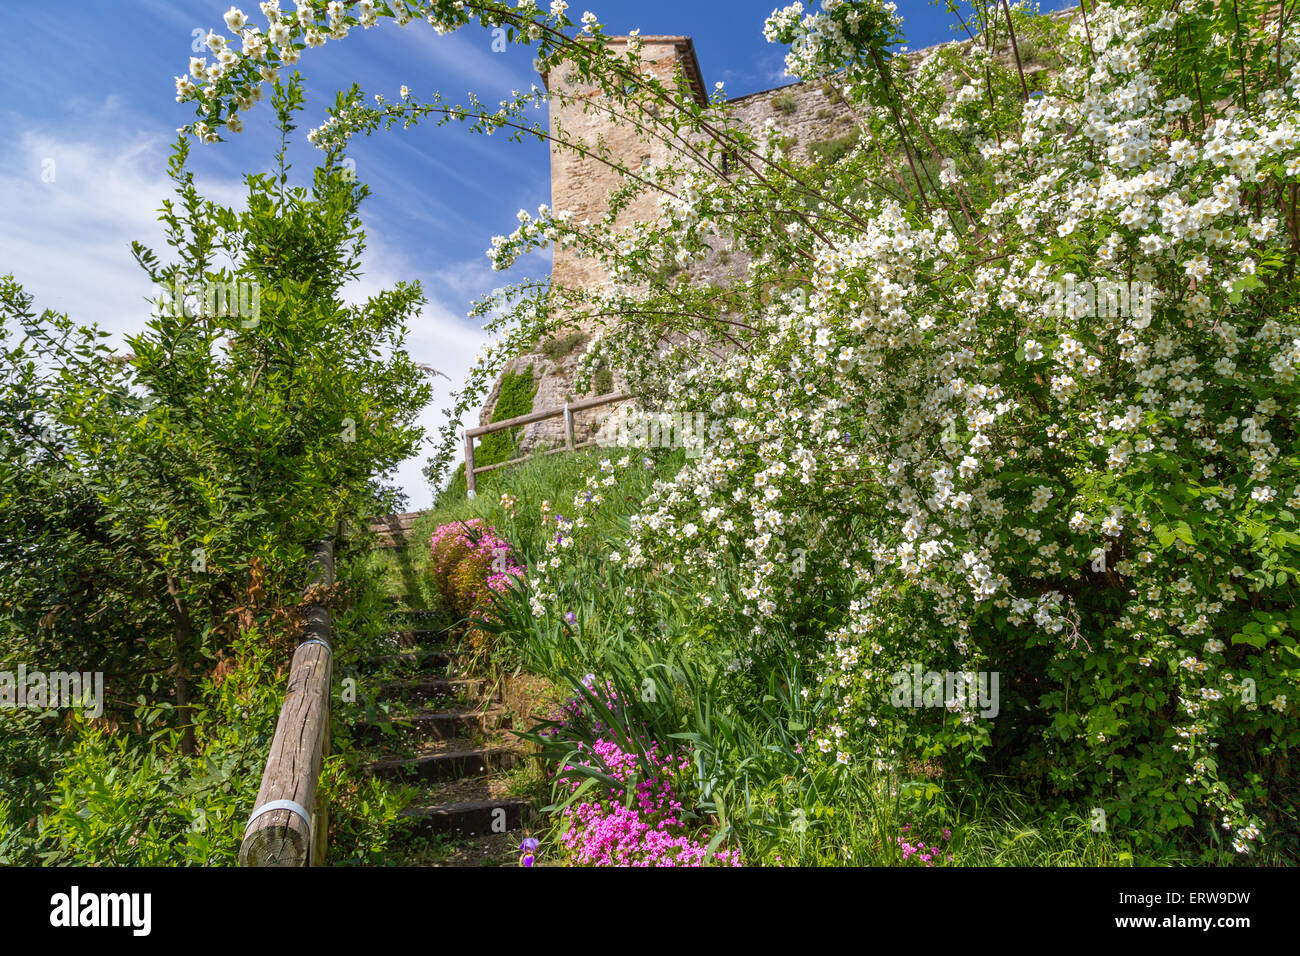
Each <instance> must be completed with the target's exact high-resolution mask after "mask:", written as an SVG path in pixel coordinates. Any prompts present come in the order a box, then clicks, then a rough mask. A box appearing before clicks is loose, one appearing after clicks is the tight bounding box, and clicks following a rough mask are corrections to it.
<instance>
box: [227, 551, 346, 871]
mask: <svg viewBox="0 0 1300 956" xmlns="http://www.w3.org/2000/svg"><path fill="white" fill-rule="evenodd" d="M313 550H314V554H313V556H312V561H311V567H312V572H311V573H310V574H309V576H308V581H307V587H306V588H305V589H304V590H303V594H304V595H306V594H308V593H310V592H311V590H312V589H313V588H314V587H317V586H319V585H326V586H328V585H330V584H333V583H334V541H333V539H327V540H324V541H317V542H315V543H314V545H313ZM331 636H332V631H331V626H330V612H329V608H328V607H327V606H326V605H324V604H321V603H319V602H313V603H312V604H310V605H308V607H307V612H306V623H305V625H304V628H303V639H302V643H300V644H299V645H298V647H297V649H296V650H294V652H293V662H292V664H290V666H289V682H288V684H287V685H286V687H285V696H284V705H283V706H282V707H281V708H280V719H279V720H278V721H277V722H276V725H275V736H274V737H272V738H271V750H270V752H269V753H268V754H267V758H266V769H265V770H264V771H263V772H262V786H261V787H260V788H259V789H258V791H257V804H256V808H255V809H254V810H253V815H252V816H251V817H249V819H248V825H247V826H246V827H245V828H244V840H243V842H242V843H241V844H240V846H239V864H240V865H241V866H307V865H311V866H319V865H321V864H322V863H324V861H325V839H326V835H327V833H328V831H329V815H328V808H327V807H326V806H325V803H324V801H321V802H320V804H319V805H317V800H316V796H317V794H316V790H317V784H318V783H319V781H320V772H321V766H322V765H323V764H324V762H325V757H326V755H327V754H328V753H329V746H330V678H331V672H332V670H333V658H334V651H333V645H332V644H331V642H330V639H331Z"/></svg>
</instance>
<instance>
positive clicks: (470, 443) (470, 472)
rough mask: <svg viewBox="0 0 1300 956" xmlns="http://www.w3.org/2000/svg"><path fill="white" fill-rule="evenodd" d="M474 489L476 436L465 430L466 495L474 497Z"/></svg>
mask: <svg viewBox="0 0 1300 956" xmlns="http://www.w3.org/2000/svg"><path fill="white" fill-rule="evenodd" d="M474 495H475V490H474V436H473V435H471V434H470V432H469V429H466V430H465V497H466V498H473V497H474Z"/></svg>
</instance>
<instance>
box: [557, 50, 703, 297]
mask: <svg viewBox="0 0 1300 956" xmlns="http://www.w3.org/2000/svg"><path fill="white" fill-rule="evenodd" d="M639 39H640V41H641V60H642V64H643V65H644V67H645V72H646V73H647V74H648V75H650V76H652V77H653V78H654V79H656V80H658V81H659V82H660V83H662V84H664V85H665V86H672V85H673V84H674V83H676V82H679V80H680V81H681V82H685V83H686V84H687V85H688V87H689V91H690V93H691V94H692V95H693V96H694V97H695V99H696V101H697V102H699V103H700V104H701V105H707V104H708V94H707V93H706V92H705V90H704V82H703V79H702V77H701V75H700V64H699V61H698V60H696V58H695V45H694V44H693V43H692V42H691V38H690V37H683V36H647V37H640V38H639ZM630 40H631V38H630V37H613V38H611V39H610V51H611V52H612V53H614V54H615V55H623V54H625V52H626V49H627V44H628V42H629V41H630ZM566 72H567V71H566V69H565V68H564V67H560V68H559V69H557V70H555V71H554V72H552V73H551V74H549V75H547V76H544V77H543V80H544V81H545V82H546V87H547V89H548V90H550V91H551V92H553V93H555V92H561V93H563V94H564V96H565V99H563V100H559V99H556V100H552V101H551V112H550V126H551V133H552V134H555V133H556V132H557V131H559V130H563V132H564V134H565V135H566V136H567V137H568V138H570V139H576V140H578V141H579V142H581V143H582V144H583V145H584V146H586V147H593V148H594V147H596V146H597V145H603V146H605V147H607V148H608V149H609V150H610V152H611V153H612V155H613V156H614V157H615V158H617V159H619V160H620V161H621V162H623V163H624V164H625V165H627V166H628V167H629V168H632V169H636V168H639V167H641V166H643V165H646V164H652V163H653V164H662V163H664V162H666V161H667V160H668V158H669V147H668V146H667V145H665V144H664V143H662V142H659V141H657V140H654V139H651V138H650V137H647V136H645V135H644V134H642V133H641V132H640V131H639V130H637V129H634V128H632V127H631V125H630V124H621V123H619V122H617V121H616V120H615V119H614V118H613V117H611V116H610V115H609V114H608V113H603V112H600V111H584V109H583V103H584V102H589V101H591V100H592V99H594V98H595V97H597V96H599V95H600V94H599V90H598V88H596V87H595V86H594V85H583V84H580V83H579V84H576V85H572V84H570V82H569V77H568V76H566ZM622 180H623V177H622V176H621V175H620V174H619V173H618V172H616V171H615V170H613V169H611V168H610V167H609V166H607V165H606V164H605V163H602V162H601V161H600V160H598V159H595V158H593V157H589V156H579V155H576V154H575V153H573V152H572V151H568V150H563V149H559V148H558V147H556V146H555V145H554V144H552V145H551V208H552V209H554V210H556V211H561V210H567V211H569V212H572V213H573V218H574V221H575V222H582V221H583V220H584V219H590V220H591V221H592V222H595V221H597V220H598V219H600V218H601V217H602V216H604V215H605V214H606V212H607V211H608V206H607V205H606V202H605V198H606V196H608V195H609V193H610V192H611V191H612V190H614V189H616V188H618V187H619V186H620V185H621V184H622ZM655 201H656V196H655V195H654V194H653V193H643V194H642V195H640V196H638V197H637V198H636V200H635V201H633V202H632V203H631V204H630V205H629V207H628V208H627V209H626V210H624V212H623V213H622V214H621V216H620V218H619V224H620V225H628V224H630V223H632V222H633V221H636V220H642V221H647V220H651V219H654V218H655V217H656V215H657V212H658V210H657V207H656V205H655ZM551 281H552V282H553V283H554V284H555V285H558V286H561V287H567V288H573V289H591V288H597V287H600V286H603V285H605V284H607V283H608V281H609V279H608V276H606V275H605V273H604V271H603V270H602V269H601V267H600V265H599V263H597V262H594V261H592V260H590V259H583V258H580V257H579V256H578V255H577V254H576V252H575V251H574V250H572V249H559V248H556V249H555V250H554V259H553V262H552V266H551Z"/></svg>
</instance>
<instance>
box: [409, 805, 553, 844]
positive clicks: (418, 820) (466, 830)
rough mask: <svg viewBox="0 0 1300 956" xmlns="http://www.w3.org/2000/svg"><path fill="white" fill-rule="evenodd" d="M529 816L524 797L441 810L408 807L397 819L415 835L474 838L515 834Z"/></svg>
mask: <svg viewBox="0 0 1300 956" xmlns="http://www.w3.org/2000/svg"><path fill="white" fill-rule="evenodd" d="M531 814H532V801H530V800H529V799H528V798H527V797H501V798H499V799H496V800H467V801H462V802H460V803H448V804H443V805H441V806H415V807H407V808H406V809H405V810H403V811H402V813H401V815H400V816H401V819H402V821H403V822H404V823H405V824H406V825H407V827H409V828H410V829H411V830H412V831H413V832H415V833H418V834H423V835H429V834H434V833H445V834H453V835H457V836H477V835H478V834H481V833H503V832H507V831H509V830H518V829H519V828H520V827H521V826H523V825H524V824H525V823H526V822H527V821H528V818H529V817H530V816H531Z"/></svg>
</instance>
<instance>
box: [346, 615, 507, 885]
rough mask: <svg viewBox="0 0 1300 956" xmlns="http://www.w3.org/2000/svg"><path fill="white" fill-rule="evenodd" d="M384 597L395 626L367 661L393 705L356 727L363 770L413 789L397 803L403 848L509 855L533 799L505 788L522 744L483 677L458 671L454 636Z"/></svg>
mask: <svg viewBox="0 0 1300 956" xmlns="http://www.w3.org/2000/svg"><path fill="white" fill-rule="evenodd" d="M390 600H391V602H392V605H393V607H392V610H391V612H390V613H391V615H392V617H393V619H394V621H395V622H400V623H399V626H400V628H401V629H399V630H395V631H394V632H393V633H392V635H391V643H392V649H391V650H390V651H389V652H387V653H382V654H376V655H374V656H372V657H370V658H368V659H367V664H368V665H369V666H370V667H371V668H373V669H374V671H375V676H376V677H377V678H379V679H380V683H379V684H378V687H377V699H378V700H379V701H384V702H387V703H388V706H389V707H391V708H392V709H393V711H392V713H391V714H390V715H389V716H387V717H386V718H385V719H382V720H379V721H375V722H372V723H368V724H363V725H361V726H360V727H358V728H357V730H356V733H357V737H358V740H359V742H360V743H362V744H363V746H365V747H366V748H367V750H368V751H369V755H370V758H371V759H370V761H369V763H368V764H367V765H366V771H367V772H368V773H369V774H371V775H373V776H375V777H378V778H380V779H382V780H388V781H393V782H395V783H401V784H406V785H409V786H413V787H415V788H416V789H417V796H416V798H415V800H414V801H413V802H412V804H411V805H410V806H408V807H407V808H406V809H405V810H404V811H403V812H402V820H401V823H402V838H401V839H402V844H403V852H405V850H407V849H410V850H411V853H410V855H411V856H412V857H413V859H412V861H411V862H421V863H425V862H427V863H431V865H443V866H446V865H451V866H457V865H459V866H484V865H503V864H508V863H513V862H514V861H515V860H516V859H517V858H518V855H519V853H518V846H519V841H520V840H521V839H522V837H523V834H522V833H521V832H520V829H521V828H522V827H524V826H526V825H527V824H528V822H529V819H530V816H531V810H532V800H531V799H530V798H529V797H527V796H521V795H518V794H517V793H516V792H513V791H516V790H517V789H518V782H517V780H512V779H511V771H517V770H521V769H523V768H524V767H525V766H526V762H527V761H528V760H529V759H530V757H529V756H528V751H527V748H526V747H525V745H524V742H523V741H522V740H520V739H519V738H518V737H517V736H516V735H515V734H513V733H512V730H511V719H510V715H509V713H508V712H507V709H506V708H505V707H504V706H503V704H502V703H501V701H500V699H499V698H498V697H497V696H496V694H495V692H494V689H493V688H492V687H490V686H489V683H488V681H486V680H484V679H482V678H477V677H461V676H457V667H456V664H457V653H456V650H455V646H454V643H453V641H454V638H451V637H450V636H449V633H448V631H447V630H445V629H438V628H434V627H429V626H427V625H428V624H430V623H433V622H432V615H431V612H427V611H416V610H410V609H407V608H405V607H404V606H403V602H402V601H401V600H399V599H390ZM420 847H424V848H426V849H427V848H428V847H434V848H435V849H436V853H435V859H433V860H427V859H423V858H421V854H420V852H419V848H420Z"/></svg>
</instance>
